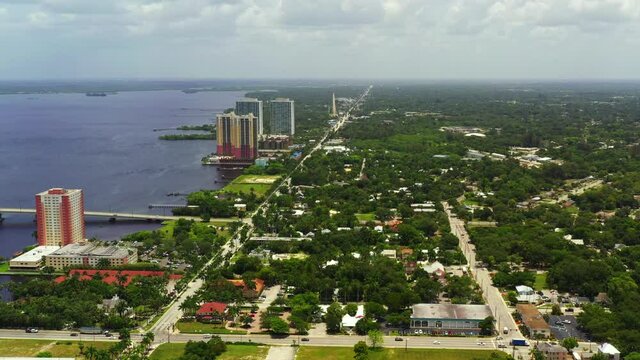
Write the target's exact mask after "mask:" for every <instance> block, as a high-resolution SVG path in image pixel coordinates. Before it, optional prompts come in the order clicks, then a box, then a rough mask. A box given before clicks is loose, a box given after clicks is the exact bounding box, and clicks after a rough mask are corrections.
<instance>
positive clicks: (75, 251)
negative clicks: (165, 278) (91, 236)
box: [45, 242, 138, 270]
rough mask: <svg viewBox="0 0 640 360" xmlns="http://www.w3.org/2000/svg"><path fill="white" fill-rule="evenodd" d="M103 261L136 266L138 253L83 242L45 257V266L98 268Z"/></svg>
mask: <svg viewBox="0 0 640 360" xmlns="http://www.w3.org/2000/svg"><path fill="white" fill-rule="evenodd" d="M102 259H107V260H108V261H109V265H110V266H120V265H126V264H135V263H136V262H138V252H137V250H136V249H135V248H127V247H122V246H117V245H107V246H104V245H103V244H100V243H90V242H83V243H76V244H69V245H67V246H64V247H62V248H60V249H58V250H56V251H54V252H52V253H51V254H49V255H47V256H45V265H46V266H52V267H53V268H55V269H56V270H62V269H64V268H68V267H70V266H97V265H99V264H100V260H102Z"/></svg>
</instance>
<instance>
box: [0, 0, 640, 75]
mask: <svg viewBox="0 0 640 360" xmlns="http://www.w3.org/2000/svg"><path fill="white" fill-rule="evenodd" d="M639 59H640V0H164V1H163V0H0V80H2V79H42V78H45V79H51V78H64V79H81V78H422V79H629V78H633V79H640V63H639Z"/></svg>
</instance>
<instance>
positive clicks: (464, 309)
mask: <svg viewBox="0 0 640 360" xmlns="http://www.w3.org/2000/svg"><path fill="white" fill-rule="evenodd" d="M412 309H413V312H412V314H411V318H413V319H464V320H484V319H486V318H487V317H489V316H491V310H490V309H489V306H487V305H455V304H415V305H413V308H412Z"/></svg>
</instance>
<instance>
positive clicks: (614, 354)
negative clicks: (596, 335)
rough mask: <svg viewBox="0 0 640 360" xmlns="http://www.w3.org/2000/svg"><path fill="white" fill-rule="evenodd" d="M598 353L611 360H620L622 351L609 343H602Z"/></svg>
mask: <svg viewBox="0 0 640 360" xmlns="http://www.w3.org/2000/svg"><path fill="white" fill-rule="evenodd" d="M598 352H599V353H601V354H603V355H604V356H606V357H607V359H609V360H620V350H618V349H616V347H615V346H613V345H611V344H609V343H602V344H601V345H600V346H598Z"/></svg>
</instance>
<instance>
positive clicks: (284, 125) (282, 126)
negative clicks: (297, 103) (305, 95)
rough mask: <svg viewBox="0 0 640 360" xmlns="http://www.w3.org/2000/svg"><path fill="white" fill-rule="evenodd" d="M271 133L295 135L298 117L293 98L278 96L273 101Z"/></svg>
mask: <svg viewBox="0 0 640 360" xmlns="http://www.w3.org/2000/svg"><path fill="white" fill-rule="evenodd" d="M270 105H271V111H270V115H271V121H270V123H269V125H270V128H271V129H270V130H271V131H270V133H271V134H284V135H294V134H295V127H296V120H295V119H296V117H295V109H294V103H293V100H289V99H284V98H278V99H275V100H272V101H271V103H270Z"/></svg>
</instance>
